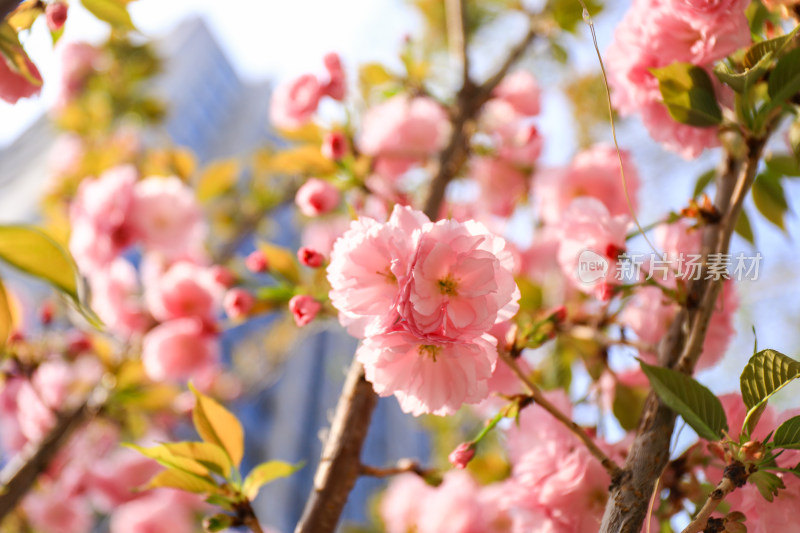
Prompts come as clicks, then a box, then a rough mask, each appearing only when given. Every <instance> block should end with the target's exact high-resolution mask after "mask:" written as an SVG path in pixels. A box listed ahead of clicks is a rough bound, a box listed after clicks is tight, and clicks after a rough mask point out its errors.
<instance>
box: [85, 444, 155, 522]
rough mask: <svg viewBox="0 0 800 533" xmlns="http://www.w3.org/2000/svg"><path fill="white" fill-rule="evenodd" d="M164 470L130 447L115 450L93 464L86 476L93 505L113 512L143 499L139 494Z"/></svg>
mask: <svg viewBox="0 0 800 533" xmlns="http://www.w3.org/2000/svg"><path fill="white" fill-rule="evenodd" d="M160 470H161V466H160V465H159V464H158V463H157V462H155V461H153V460H152V459H149V458H147V457H145V456H143V455H142V454H140V453H139V452H137V451H135V450H132V449H130V448H122V447H119V448H116V449H115V450H114V451H113V452H111V453H110V454H108V455H105V456H103V457H101V458H100V459H99V460H97V461H93V462H92V464H91V467H90V471H89V472H88V475H87V478H88V479H87V481H86V483H87V491H88V494H89V496H90V498H91V500H92V503H93V504H94V505H95V506H97V507H98V508H99V509H102V510H103V511H106V512H110V511H112V510H114V509H116V508H117V507H119V506H121V505H122V504H124V503H126V502H129V501H131V500H134V499H136V498H138V497H140V496H141V494H140V493H138V492H136V490H137V489H138V488H139V487H142V486H144V485H145V484H147V482H148V481H150V479H151V478H152V477H153V476H154V475H156V474H157V473H158V472H159V471H160Z"/></svg>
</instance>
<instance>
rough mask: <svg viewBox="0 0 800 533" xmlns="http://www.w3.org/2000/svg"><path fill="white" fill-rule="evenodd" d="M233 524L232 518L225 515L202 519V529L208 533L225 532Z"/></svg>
mask: <svg viewBox="0 0 800 533" xmlns="http://www.w3.org/2000/svg"><path fill="white" fill-rule="evenodd" d="M235 524H236V522H235V521H234V519H233V517H232V516H231V515H227V514H215V515H213V516H208V517H206V518H205V519H203V529H204V530H205V531H207V532H208V533H217V532H218V531H226V530H228V529H229V528H230V527H232V526H234V525H235Z"/></svg>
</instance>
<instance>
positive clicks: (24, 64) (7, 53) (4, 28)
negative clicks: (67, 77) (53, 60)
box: [0, 21, 42, 86]
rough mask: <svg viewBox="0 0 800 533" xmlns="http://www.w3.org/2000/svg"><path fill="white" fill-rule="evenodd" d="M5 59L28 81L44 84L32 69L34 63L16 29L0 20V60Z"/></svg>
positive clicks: (37, 84) (34, 83) (13, 70)
mask: <svg viewBox="0 0 800 533" xmlns="http://www.w3.org/2000/svg"><path fill="white" fill-rule="evenodd" d="M4 57H5V59H4ZM3 60H5V62H6V64H7V65H8V68H10V69H11V71H12V72H16V73H17V74H19V75H20V76H22V77H24V78H25V79H26V80H27V81H28V83H31V84H33V85H36V86H39V85H41V84H42V80H41V78H38V77H36V75H35V74H34V71H33V70H32V69H31V65H33V63H32V62H31V60H30V58H29V57H28V54H27V53H26V52H25V49H24V48H23V47H22V44H20V42H19V36H18V35H17V32H16V30H14V28H12V27H11V25H10V24H9V23H8V22H3V21H0V61H3Z"/></svg>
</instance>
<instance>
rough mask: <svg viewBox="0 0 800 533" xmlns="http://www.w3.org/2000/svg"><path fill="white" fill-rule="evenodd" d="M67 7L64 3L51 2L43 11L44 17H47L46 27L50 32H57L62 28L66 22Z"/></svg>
mask: <svg viewBox="0 0 800 533" xmlns="http://www.w3.org/2000/svg"><path fill="white" fill-rule="evenodd" d="M67 9H68V6H67V4H66V3H64V2H51V3H50V4H48V6H47V8H46V9H45V16H46V17H47V27H48V28H50V31H58V30H60V29H61V28H63V27H64V23H65V22H66V21H67Z"/></svg>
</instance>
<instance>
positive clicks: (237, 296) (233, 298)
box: [222, 289, 256, 318]
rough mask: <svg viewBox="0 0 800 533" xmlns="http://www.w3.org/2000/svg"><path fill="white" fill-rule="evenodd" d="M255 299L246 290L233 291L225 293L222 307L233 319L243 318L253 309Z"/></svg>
mask: <svg viewBox="0 0 800 533" xmlns="http://www.w3.org/2000/svg"><path fill="white" fill-rule="evenodd" d="M255 301H256V300H255V298H254V297H253V295H252V294H250V293H249V292H247V291H246V290H244V289H231V290H229V291H228V292H226V293H225V298H224V299H223V301H222V306H223V307H224V308H225V314H227V315H228V316H229V317H231V318H242V317H244V316H247V313H249V312H250V310H251V309H252V308H253V304H254V303H255Z"/></svg>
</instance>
